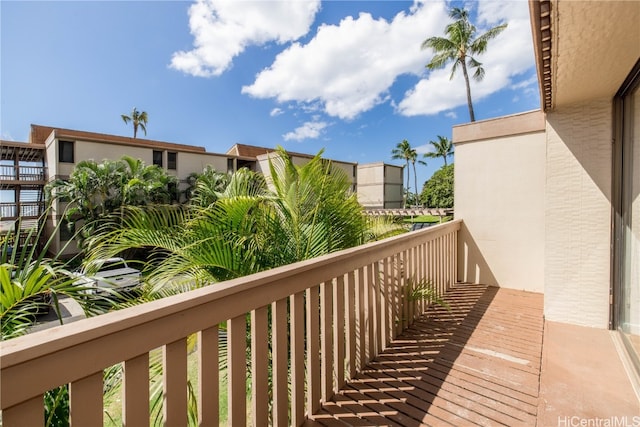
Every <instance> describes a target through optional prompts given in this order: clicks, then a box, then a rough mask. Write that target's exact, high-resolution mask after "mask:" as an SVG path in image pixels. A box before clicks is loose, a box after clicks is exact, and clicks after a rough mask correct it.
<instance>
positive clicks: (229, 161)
mask: <svg viewBox="0 0 640 427" xmlns="http://www.w3.org/2000/svg"><path fill="white" fill-rule="evenodd" d="M227 172H229V173H231V172H233V159H227Z"/></svg>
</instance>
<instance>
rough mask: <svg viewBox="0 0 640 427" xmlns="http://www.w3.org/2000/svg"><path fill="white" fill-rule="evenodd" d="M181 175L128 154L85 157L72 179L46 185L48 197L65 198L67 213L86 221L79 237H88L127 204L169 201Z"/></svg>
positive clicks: (70, 220) (68, 215)
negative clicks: (114, 157) (99, 159)
mask: <svg viewBox="0 0 640 427" xmlns="http://www.w3.org/2000/svg"><path fill="white" fill-rule="evenodd" d="M176 186H177V179H176V178H175V177H174V176H171V175H169V174H168V173H167V172H166V171H165V170H163V169H162V168H159V167H158V166H155V165H153V166H146V165H145V164H144V162H142V161H141V160H139V159H134V158H131V157H128V156H124V157H123V158H122V159H120V160H105V161H103V162H101V163H97V162H95V161H93V160H84V161H82V162H80V163H78V164H77V165H76V167H75V168H74V169H73V172H71V175H70V176H69V179H68V180H62V179H58V180H56V181H54V182H52V183H49V184H48V185H47V186H46V187H45V190H46V198H47V200H48V201H50V202H52V201H54V200H56V199H57V200H59V201H60V202H65V203H66V204H67V205H66V209H65V211H64V216H65V218H66V220H67V221H68V222H70V223H73V222H74V221H76V220H82V221H83V222H84V225H83V227H82V229H81V230H80V233H79V235H78V237H79V238H80V240H79V242H78V243H79V244H80V246H81V247H84V239H85V238H86V237H88V236H90V235H91V234H93V231H94V230H95V229H96V228H98V227H99V226H100V224H101V223H102V222H103V220H104V218H105V217H106V216H107V215H108V214H110V213H112V212H115V211H117V210H118V209H120V207H122V206H123V205H146V204H153V203H169V202H171V200H172V195H171V188H172V187H176Z"/></svg>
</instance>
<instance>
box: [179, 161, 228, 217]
mask: <svg viewBox="0 0 640 427" xmlns="http://www.w3.org/2000/svg"><path fill="white" fill-rule="evenodd" d="M189 179H190V184H191V185H190V187H189V188H188V199H189V201H190V202H191V203H192V204H194V205H197V206H201V207H203V208H204V207H207V206H209V205H211V204H212V203H214V202H215V201H216V200H218V198H219V197H218V196H219V194H220V193H222V192H223V191H224V190H225V189H226V188H227V186H228V185H229V182H230V181H231V175H229V174H228V173H225V172H218V171H216V170H215V169H214V168H213V167H211V165H207V166H206V167H205V168H204V169H203V170H202V173H200V174H192V175H190V176H189V177H188V178H187V180H188V181H189Z"/></svg>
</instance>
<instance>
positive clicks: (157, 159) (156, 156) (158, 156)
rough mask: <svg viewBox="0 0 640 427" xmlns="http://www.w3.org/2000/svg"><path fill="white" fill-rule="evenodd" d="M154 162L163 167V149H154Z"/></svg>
mask: <svg viewBox="0 0 640 427" xmlns="http://www.w3.org/2000/svg"><path fill="white" fill-rule="evenodd" d="M153 164H154V165H156V166H160V167H162V151H156V150H153Z"/></svg>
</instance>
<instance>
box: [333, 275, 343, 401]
mask: <svg viewBox="0 0 640 427" xmlns="http://www.w3.org/2000/svg"><path fill="white" fill-rule="evenodd" d="M344 295H345V294H344V274H343V275H340V276H338V278H337V279H336V281H335V284H334V287H333V309H334V311H333V356H334V358H333V366H334V376H335V378H334V389H333V392H334V393H337V392H338V390H339V389H340V388H341V387H342V386H343V385H344V354H345V318H346V316H345V307H344Z"/></svg>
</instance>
